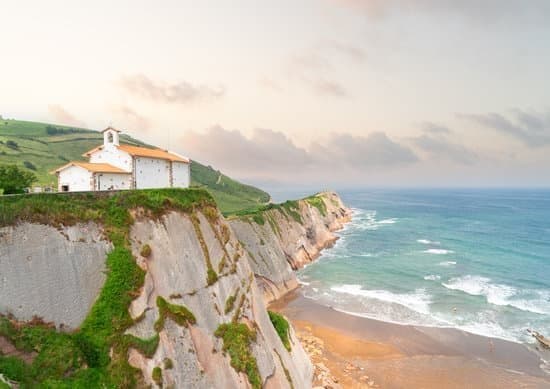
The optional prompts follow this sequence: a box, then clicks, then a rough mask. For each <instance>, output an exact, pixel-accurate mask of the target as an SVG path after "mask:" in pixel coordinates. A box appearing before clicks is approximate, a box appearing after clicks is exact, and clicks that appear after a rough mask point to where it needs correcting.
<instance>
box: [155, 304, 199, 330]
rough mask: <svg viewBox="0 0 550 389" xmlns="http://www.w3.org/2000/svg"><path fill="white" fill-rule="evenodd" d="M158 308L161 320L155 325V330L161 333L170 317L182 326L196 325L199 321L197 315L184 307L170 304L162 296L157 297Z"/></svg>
mask: <svg viewBox="0 0 550 389" xmlns="http://www.w3.org/2000/svg"><path fill="white" fill-rule="evenodd" d="M157 307H158V309H159V318H158V320H157V321H156V323H155V330H156V331H157V332H160V331H161V330H162V329H163V328H164V322H165V321H166V318H167V317H169V318H170V319H172V320H173V321H175V322H176V323H178V324H179V325H181V326H188V325H189V324H195V323H196V322H197V319H196V318H195V315H193V313H192V312H191V311H190V310H189V309H187V308H186V307H184V306H183V305H176V304H170V303H169V302H168V301H166V300H165V299H164V298H162V297H161V296H158V297H157Z"/></svg>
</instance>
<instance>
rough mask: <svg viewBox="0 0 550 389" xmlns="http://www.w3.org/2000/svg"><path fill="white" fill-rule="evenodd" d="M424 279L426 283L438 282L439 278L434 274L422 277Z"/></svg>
mask: <svg viewBox="0 0 550 389" xmlns="http://www.w3.org/2000/svg"><path fill="white" fill-rule="evenodd" d="M424 279H425V280H426V281H439V280H440V279H441V277H440V276H438V275H436V274H430V275H429V276H424Z"/></svg>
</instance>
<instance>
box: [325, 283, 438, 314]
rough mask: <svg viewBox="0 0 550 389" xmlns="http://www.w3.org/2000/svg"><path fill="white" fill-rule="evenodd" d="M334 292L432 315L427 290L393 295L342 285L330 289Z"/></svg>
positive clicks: (384, 291)
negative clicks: (397, 305)
mask: <svg viewBox="0 0 550 389" xmlns="http://www.w3.org/2000/svg"><path fill="white" fill-rule="evenodd" d="M330 289H331V290H332V291H334V292H338V293H346V294H350V295H353V296H361V297H367V298H371V299H376V300H379V301H383V302H389V303H393V304H399V305H402V306H404V307H407V308H409V309H411V310H413V311H415V312H418V313H422V314H425V315H428V314H429V313H430V303H431V296H430V295H428V294H427V293H426V290H425V289H417V290H416V291H415V292H414V293H402V294H400V293H392V292H389V291H387V290H367V289H363V288H362V287H361V285H340V286H333V287H332V288H330Z"/></svg>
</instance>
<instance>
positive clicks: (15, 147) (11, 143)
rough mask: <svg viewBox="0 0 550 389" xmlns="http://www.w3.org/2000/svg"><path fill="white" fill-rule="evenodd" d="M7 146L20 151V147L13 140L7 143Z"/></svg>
mask: <svg viewBox="0 0 550 389" xmlns="http://www.w3.org/2000/svg"><path fill="white" fill-rule="evenodd" d="M6 146H8V147H9V148H10V149H13V150H19V145H18V144H17V142H15V141H13V140H8V141H6Z"/></svg>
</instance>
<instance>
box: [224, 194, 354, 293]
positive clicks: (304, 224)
mask: <svg viewBox="0 0 550 389" xmlns="http://www.w3.org/2000/svg"><path fill="white" fill-rule="evenodd" d="M349 220H351V211H350V210H349V209H348V208H346V207H345V206H344V204H343V203H342V200H341V199H340V198H339V197H338V195H337V194H336V193H334V192H323V193H319V194H317V195H315V196H312V197H309V198H306V199H303V200H298V201H291V202H287V203H285V204H282V205H281V206H274V207H272V208H271V209H268V210H265V211H261V212H260V213H259V214H254V215H244V216H239V217H234V218H230V219H229V224H230V225H231V228H232V229H233V231H234V232H235V235H236V236H237V238H238V239H239V241H240V242H241V243H242V244H243V246H244V248H245V250H246V251H247V252H248V253H249V256H250V258H251V262H250V265H251V267H252V269H253V271H254V275H255V277H256V280H257V282H258V286H259V287H260V289H261V290H262V292H263V295H264V301H265V302H266V303H269V302H271V301H273V300H276V299H278V298H280V297H281V296H283V295H284V294H285V293H287V292H289V291H290V290H293V289H295V288H296V287H297V286H298V282H297V280H296V276H295V274H294V271H293V270H296V269H299V268H301V267H303V266H304V265H306V264H308V263H311V262H312V261H313V260H315V258H317V257H318V256H319V254H320V252H321V250H323V249H324V248H326V247H329V246H330V245H332V244H333V243H334V242H335V241H336V239H337V237H336V235H335V234H334V231H337V230H339V229H341V228H343V226H344V224H345V223H346V222H348V221H349Z"/></svg>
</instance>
